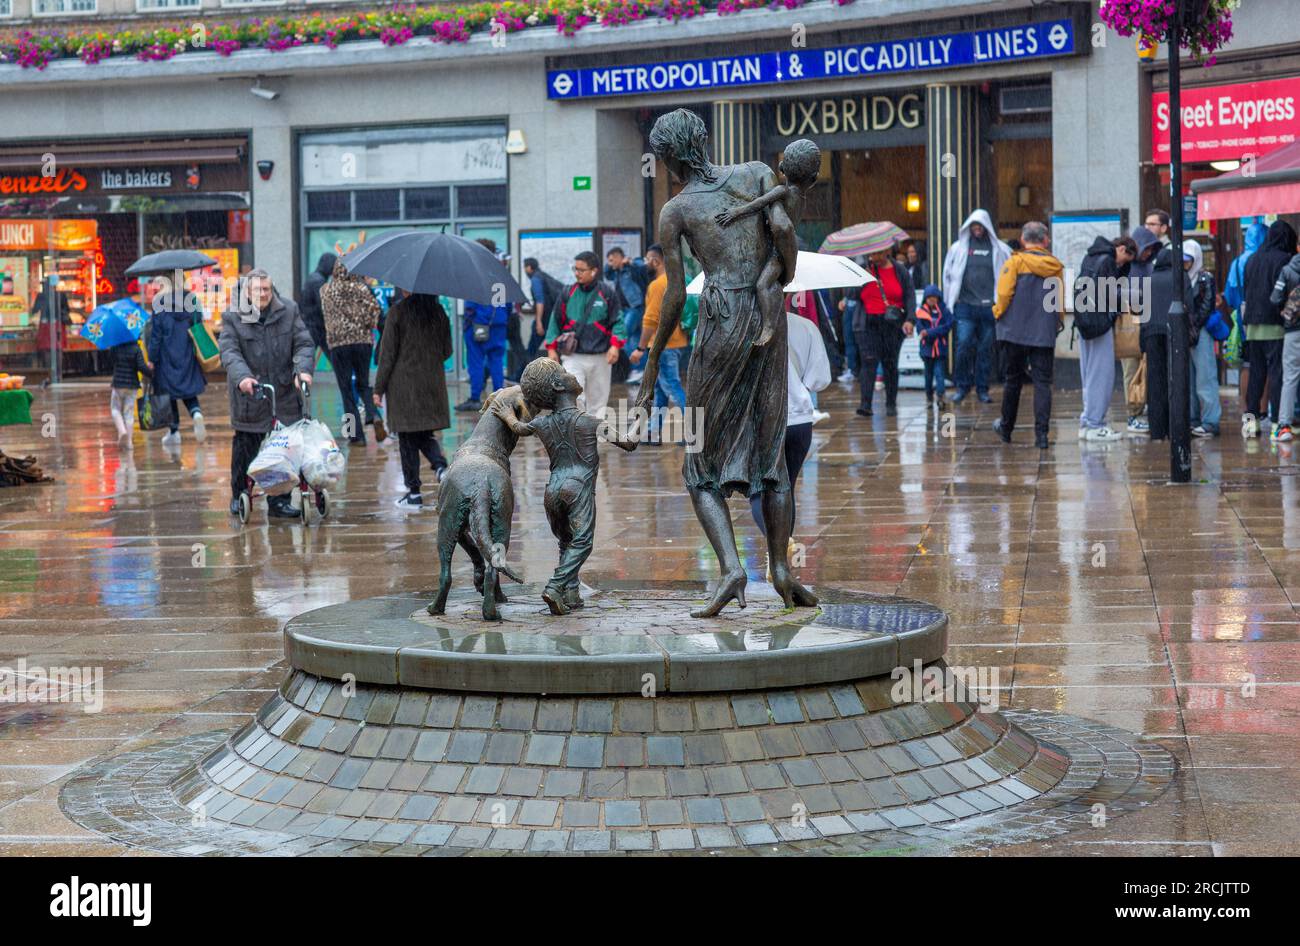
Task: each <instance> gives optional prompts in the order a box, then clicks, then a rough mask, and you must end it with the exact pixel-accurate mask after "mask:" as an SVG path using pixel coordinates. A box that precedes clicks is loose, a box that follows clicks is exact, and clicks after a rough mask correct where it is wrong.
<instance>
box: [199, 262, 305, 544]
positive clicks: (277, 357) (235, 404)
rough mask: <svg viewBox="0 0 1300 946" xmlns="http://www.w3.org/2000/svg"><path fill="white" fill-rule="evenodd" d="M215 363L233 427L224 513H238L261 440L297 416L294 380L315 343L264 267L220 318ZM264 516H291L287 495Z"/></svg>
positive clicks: (301, 375) (271, 501) (273, 500)
mask: <svg viewBox="0 0 1300 946" xmlns="http://www.w3.org/2000/svg"><path fill="white" fill-rule="evenodd" d="M220 345H221V364H222V366H223V367H224V368H225V369H226V388H227V390H228V391H229V393H230V425H231V426H232V427H233V428H234V429H235V438H234V443H233V445H232V447H231V451H230V493H231V500H230V514H231V515H232V516H237V515H239V494H240V493H241V492H243V491H244V489H245V488H246V484H247V480H248V467H249V464H251V463H252V462H253V458H254V457H255V456H257V451H258V448H259V447H260V446H261V444H262V439H263V438H264V437H265V436H266V435H267V433H268V432H269V431H270V430H271V427H272V426H273V425H274V423H275V421H276V420H277V419H278V420H279V421H280V422H281V423H283V424H291V423H293V422H294V421H296V420H298V419H299V418H300V417H302V410H303V408H302V401H301V400H300V398H299V394H298V392H297V391H296V390H295V382H297V383H300V384H302V385H303V386H304V388H305V387H306V386H308V385H310V384H311V371H312V362H313V357H314V355H315V349H316V346H315V343H314V342H313V341H312V337H311V332H309V331H308V329H307V325H306V323H304V322H303V320H302V315H301V314H300V313H299V312H298V306H297V305H296V304H295V303H294V302H293V301H292V300H291V299H286V298H282V297H281V296H279V295H278V294H277V293H276V292H275V289H274V288H273V287H272V285H271V277H270V275H269V274H268V273H267V272H266V270H264V269H255V270H253V271H252V272H250V273H249V274H248V275H247V276H246V277H245V279H244V284H243V286H242V287H241V289H240V292H239V297H238V301H237V302H236V303H235V304H234V305H232V307H231V308H230V309H228V310H226V312H225V313H223V315H222V316H221V339H220ZM263 384H270V385H273V386H274V388H275V398H274V403H275V405H276V406H275V410H276V411H278V417H277V416H273V414H272V406H271V405H272V399H270V398H260V397H257V396H256V395H257V394H258V393H259V391H260V388H261V386H262V385H263ZM266 506H267V510H266V511H267V515H268V516H269V517H271V518H278V519H288V518H297V517H298V513H297V512H295V511H294V509H293V507H292V505H291V502H290V498H289V496H288V495H282V496H268V497H267V500H266Z"/></svg>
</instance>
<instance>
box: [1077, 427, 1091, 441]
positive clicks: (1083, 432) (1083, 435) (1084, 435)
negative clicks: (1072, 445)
mask: <svg viewBox="0 0 1300 946" xmlns="http://www.w3.org/2000/svg"><path fill="white" fill-rule="evenodd" d="M1091 429H1092V428H1090V427H1080V428H1079V439H1080V440H1087V439H1088V431H1089V430H1091Z"/></svg>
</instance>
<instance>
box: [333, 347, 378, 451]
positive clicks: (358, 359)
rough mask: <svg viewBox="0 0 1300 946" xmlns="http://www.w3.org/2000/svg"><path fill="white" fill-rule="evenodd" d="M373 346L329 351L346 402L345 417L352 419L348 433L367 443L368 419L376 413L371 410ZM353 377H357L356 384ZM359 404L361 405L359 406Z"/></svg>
mask: <svg viewBox="0 0 1300 946" xmlns="http://www.w3.org/2000/svg"><path fill="white" fill-rule="evenodd" d="M373 350H374V349H373V346H371V345H366V344H356V345H339V346H338V347H337V348H332V349H330V364H332V365H333V366H334V377H336V378H337V379H338V382H339V397H340V398H341V399H342V401H343V416H344V417H347V418H350V419H351V421H350V425H349V426H350V427H351V430H346V431H345V433H346V434H347V435H348V436H349V437H350V438H351V439H353V440H356V441H359V442H361V443H365V442H366V427H365V417H366V416H368V415H370V414H371V413H372V412H373V410H374V409H373V407H371V400H372V397H373V395H372V389H371V387H370V356H371V353H372V352H373ZM353 378H356V382H355V384H354V383H353ZM358 401H360V404H358Z"/></svg>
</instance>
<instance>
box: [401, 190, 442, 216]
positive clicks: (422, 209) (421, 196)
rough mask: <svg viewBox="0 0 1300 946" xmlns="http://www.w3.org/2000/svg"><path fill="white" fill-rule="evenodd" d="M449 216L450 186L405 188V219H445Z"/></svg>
mask: <svg viewBox="0 0 1300 946" xmlns="http://www.w3.org/2000/svg"><path fill="white" fill-rule="evenodd" d="M450 216H451V188H450V187H409V188H407V190H406V213H405V217H406V219H407V220H446V219H447V218H448V217H450Z"/></svg>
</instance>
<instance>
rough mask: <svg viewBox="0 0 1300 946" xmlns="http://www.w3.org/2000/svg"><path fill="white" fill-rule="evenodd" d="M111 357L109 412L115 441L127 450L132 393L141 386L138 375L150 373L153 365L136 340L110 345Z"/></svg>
mask: <svg viewBox="0 0 1300 946" xmlns="http://www.w3.org/2000/svg"><path fill="white" fill-rule="evenodd" d="M109 354H110V355H111V356H112V359H113V387H112V390H111V391H110V393H109V400H108V412H109V414H111V415H112V417H113V426H114V427H116V428H117V445H118V447H120V448H122V449H123V450H130V449H131V447H132V444H131V425H132V423H134V419H133V418H134V415H133V414H132V411H134V410H135V393H136V390H137V389H138V388H139V387H140V375H144V376H145V377H146V378H152V377H153V368H151V367H150V366H149V362H147V361H146V360H145V357H144V352H142V351H141V350H140V343H139V342H123V343H122V344H120V345H114V346H113V347H112V348H111V349H109Z"/></svg>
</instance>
